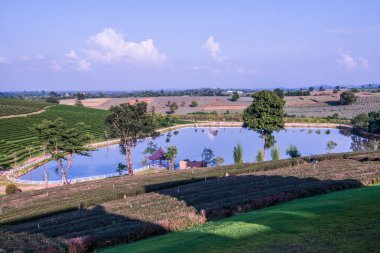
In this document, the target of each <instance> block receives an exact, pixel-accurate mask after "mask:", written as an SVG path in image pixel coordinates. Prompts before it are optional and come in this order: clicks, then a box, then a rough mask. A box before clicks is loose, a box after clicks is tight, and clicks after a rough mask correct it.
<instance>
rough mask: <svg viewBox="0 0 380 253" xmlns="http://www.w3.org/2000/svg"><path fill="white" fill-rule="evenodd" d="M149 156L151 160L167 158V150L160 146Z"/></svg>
mask: <svg viewBox="0 0 380 253" xmlns="http://www.w3.org/2000/svg"><path fill="white" fill-rule="evenodd" d="M147 158H148V159H149V160H153V161H154V160H166V157H165V151H164V150H163V149H162V148H159V149H158V150H156V151H155V152H154V153H153V154H151V155H150V156H147Z"/></svg>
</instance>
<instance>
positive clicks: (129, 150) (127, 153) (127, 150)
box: [125, 147, 133, 176]
mask: <svg viewBox="0 0 380 253" xmlns="http://www.w3.org/2000/svg"><path fill="white" fill-rule="evenodd" d="M131 155H132V148H129V147H128V148H127V147H126V148H125V159H126V161H127V167H128V174H129V175H131V176H133V168H132V162H131Z"/></svg>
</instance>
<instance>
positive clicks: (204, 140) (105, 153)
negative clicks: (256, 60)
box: [20, 127, 363, 181]
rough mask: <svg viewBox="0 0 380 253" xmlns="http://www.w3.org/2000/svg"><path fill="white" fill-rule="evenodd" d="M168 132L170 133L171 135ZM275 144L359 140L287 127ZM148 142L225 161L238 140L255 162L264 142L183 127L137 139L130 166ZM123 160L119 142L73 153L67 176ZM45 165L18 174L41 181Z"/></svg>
mask: <svg viewBox="0 0 380 253" xmlns="http://www.w3.org/2000/svg"><path fill="white" fill-rule="evenodd" d="M170 135H171V136H170ZM274 136H275V138H276V141H277V142H276V144H275V146H277V147H279V149H280V157H281V158H287V157H288V156H287V155H286V149H287V148H288V147H289V145H290V144H293V145H296V146H297V148H298V150H299V152H300V153H301V154H302V156H306V155H315V154H324V153H326V152H327V151H326V146H327V142H328V141H329V140H333V141H334V142H336V143H337V144H338V145H337V146H336V148H335V149H334V150H333V152H334V153H338V152H348V151H351V150H355V149H359V148H360V145H361V143H362V141H363V140H362V139H361V138H360V137H358V136H355V135H352V134H351V133H349V132H347V131H342V130H339V129H327V128H287V129H285V130H282V131H280V132H278V133H274ZM149 142H153V143H154V144H155V145H156V147H157V148H159V147H162V148H163V149H165V148H166V147H168V146H177V148H178V156H177V159H176V163H177V164H178V162H179V161H180V160H183V159H189V160H191V161H193V160H201V154H202V151H203V149H204V148H210V149H211V150H212V151H213V152H214V154H215V156H221V157H223V158H224V160H225V164H231V163H233V155H232V154H233V148H234V147H235V146H237V144H238V143H240V144H241V145H242V147H243V158H244V162H254V161H255V160H256V158H255V157H256V155H257V152H258V150H261V149H262V146H263V142H262V139H260V138H259V135H258V134H257V133H255V132H253V131H249V130H247V129H243V128H208V127H205V128H202V127H198V128H184V129H181V130H178V131H175V132H171V133H170V134H169V137H168V133H165V134H162V135H161V136H159V137H157V138H155V139H146V140H143V141H142V142H140V143H139V144H138V145H137V146H136V148H135V149H134V151H133V155H132V164H133V167H134V168H135V169H136V168H140V167H143V160H144V157H145V156H148V155H149V154H144V150H145V149H146V148H147V147H148V144H149ZM270 159H271V157H270V150H268V151H267V160H270ZM120 162H121V163H124V164H125V163H126V162H125V159H124V156H123V155H122V154H121V153H120V150H119V146H118V145H112V146H109V147H108V148H107V147H104V148H99V149H97V150H95V151H93V152H91V156H87V157H86V156H80V155H76V156H74V159H73V163H72V166H71V168H70V171H69V173H68V178H69V179H74V178H80V177H88V176H97V175H103V174H109V173H115V172H116V168H117V165H118V164H119V163H120ZM45 166H46V169H47V173H48V177H49V180H59V179H61V176H60V173H58V170H57V168H58V165H57V162H56V161H51V162H48V163H47V164H46V165H45ZM43 167H44V166H41V167H38V168H36V169H34V170H32V171H30V172H28V173H27V174H25V175H23V176H21V177H20V179H25V180H37V181H39V180H43V178H44V176H43V175H44V173H43V170H44V168H43Z"/></svg>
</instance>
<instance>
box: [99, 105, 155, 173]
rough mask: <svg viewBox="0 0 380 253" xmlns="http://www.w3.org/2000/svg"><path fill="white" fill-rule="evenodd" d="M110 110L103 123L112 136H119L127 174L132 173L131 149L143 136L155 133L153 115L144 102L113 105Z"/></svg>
mask: <svg viewBox="0 0 380 253" xmlns="http://www.w3.org/2000/svg"><path fill="white" fill-rule="evenodd" d="M110 112H111V114H110V115H109V116H108V117H107V119H106V122H105V124H106V126H107V127H108V128H109V130H110V133H111V135H112V136H113V137H115V138H120V148H121V151H122V153H123V154H124V155H125V160H126V162H127V167H128V174H129V175H133V168H132V162H131V155H132V152H133V149H134V148H135V146H136V144H137V143H138V142H139V141H141V140H142V139H143V138H146V137H150V136H152V135H154V134H155V129H156V124H155V120H154V116H153V115H152V114H150V113H148V110H147V104H146V103H145V102H139V103H136V104H134V105H131V104H121V105H119V106H113V107H111V108H110Z"/></svg>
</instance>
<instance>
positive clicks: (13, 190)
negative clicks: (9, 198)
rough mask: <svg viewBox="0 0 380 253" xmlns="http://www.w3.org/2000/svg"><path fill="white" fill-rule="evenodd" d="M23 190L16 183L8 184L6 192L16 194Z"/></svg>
mask: <svg viewBox="0 0 380 253" xmlns="http://www.w3.org/2000/svg"><path fill="white" fill-rule="evenodd" d="M18 192H21V189H20V188H18V187H17V185H15V184H8V185H7V187H6V188H5V194H7V195H10V194H15V193H18Z"/></svg>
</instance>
